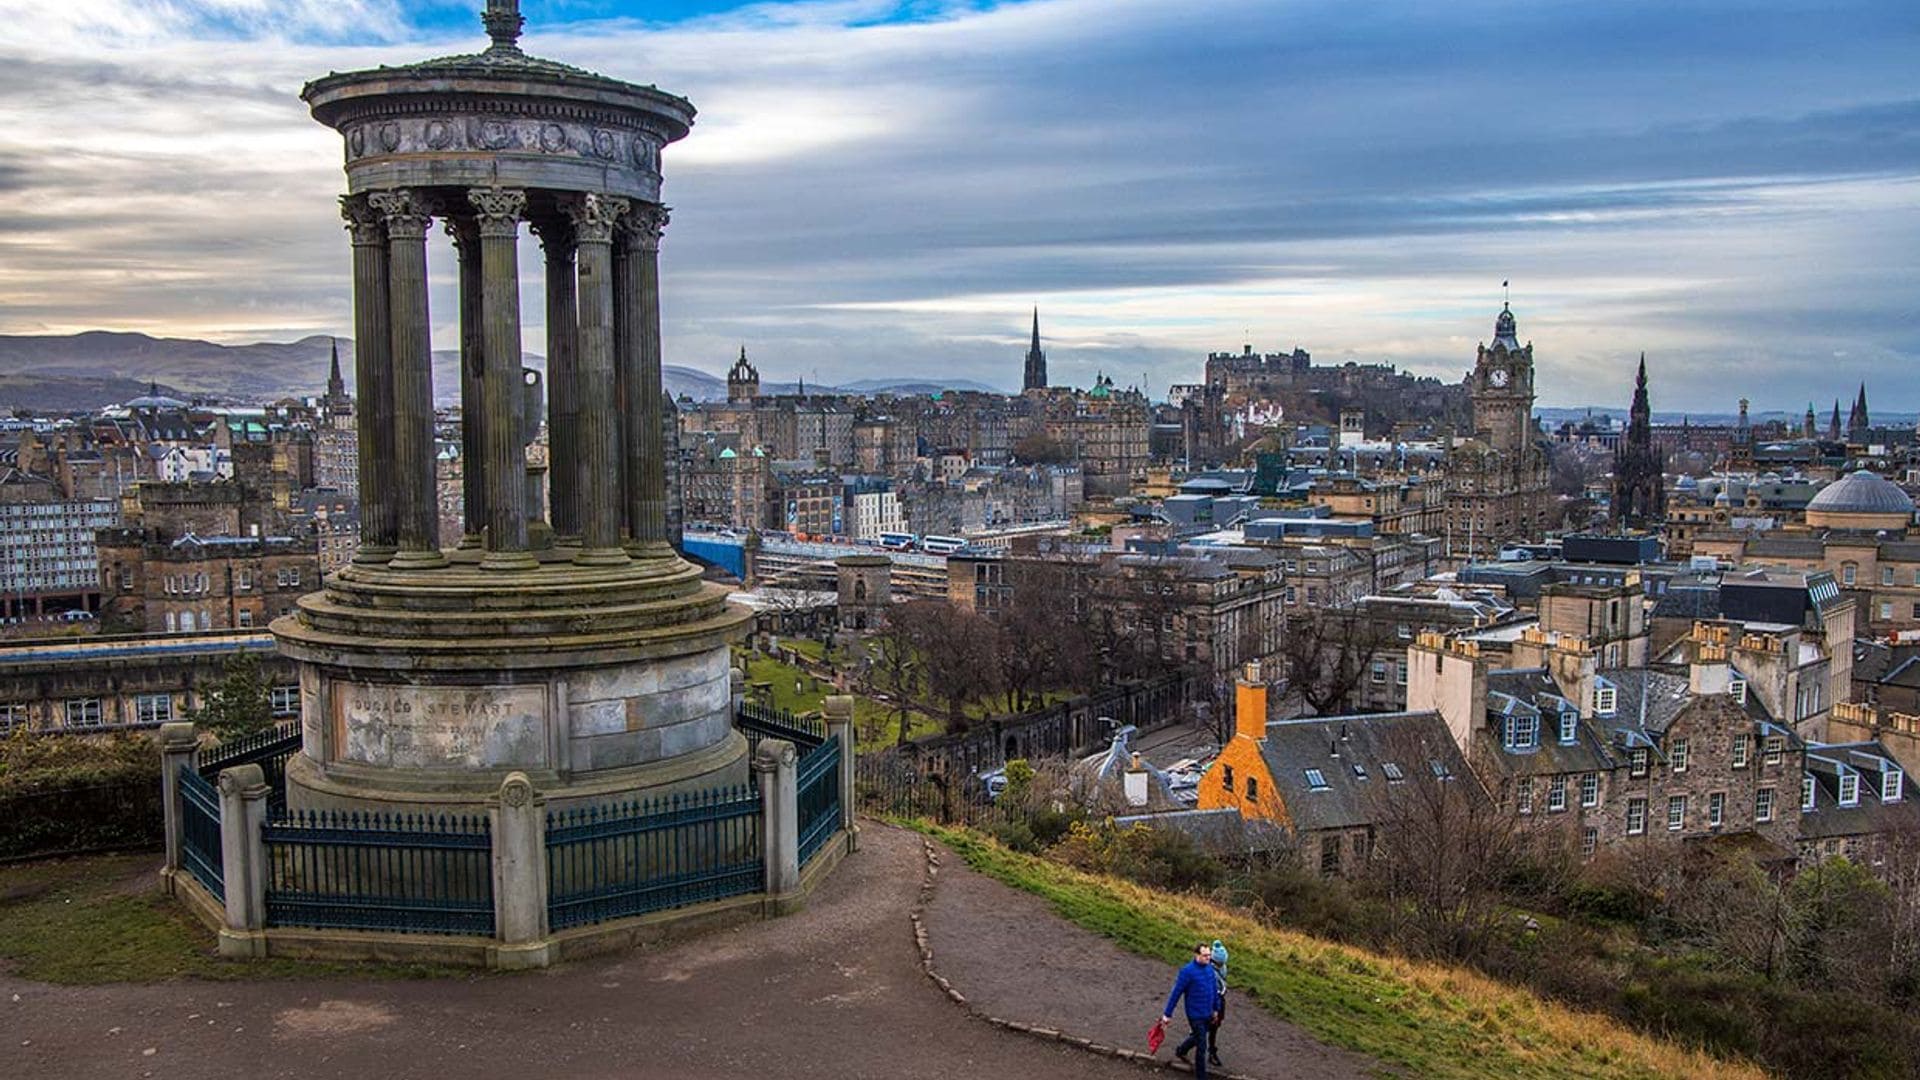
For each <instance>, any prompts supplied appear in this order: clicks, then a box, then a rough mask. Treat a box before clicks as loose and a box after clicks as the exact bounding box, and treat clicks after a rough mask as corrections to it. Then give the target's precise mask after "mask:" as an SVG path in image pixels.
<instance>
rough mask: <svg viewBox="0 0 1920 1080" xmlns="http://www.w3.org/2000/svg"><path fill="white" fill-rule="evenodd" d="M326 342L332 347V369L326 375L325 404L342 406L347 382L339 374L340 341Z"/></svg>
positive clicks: (331, 339) (336, 339)
mask: <svg viewBox="0 0 1920 1080" xmlns="http://www.w3.org/2000/svg"><path fill="white" fill-rule="evenodd" d="M328 340H329V341H330V342H332V345H333V367H332V368H331V369H330V370H329V371H328V373H327V403H328V404H329V405H342V404H345V403H346V400H347V380H346V379H345V378H343V377H342V376H341V374H340V339H339V338H329V339H328Z"/></svg>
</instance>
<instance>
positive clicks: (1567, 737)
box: [1560, 712, 1580, 743]
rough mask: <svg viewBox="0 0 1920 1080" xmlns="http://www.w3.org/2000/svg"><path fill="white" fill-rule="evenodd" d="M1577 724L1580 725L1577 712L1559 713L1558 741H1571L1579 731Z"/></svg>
mask: <svg viewBox="0 0 1920 1080" xmlns="http://www.w3.org/2000/svg"><path fill="white" fill-rule="evenodd" d="M1579 726H1580V714H1579V713H1577V712H1563V713H1561V714H1560V741H1561V742H1563V743H1570V742H1572V741H1573V740H1574V736H1575V734H1576V733H1577V732H1578V731H1579Z"/></svg>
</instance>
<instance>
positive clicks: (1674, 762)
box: [1667, 739, 1687, 772]
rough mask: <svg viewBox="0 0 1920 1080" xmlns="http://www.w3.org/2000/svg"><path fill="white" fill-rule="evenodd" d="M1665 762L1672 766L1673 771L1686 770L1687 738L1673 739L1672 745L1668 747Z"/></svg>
mask: <svg viewBox="0 0 1920 1080" xmlns="http://www.w3.org/2000/svg"><path fill="white" fill-rule="evenodd" d="M1667 764H1668V765H1670V766H1671V767H1672V768H1673V771H1674V772H1686V771H1687V740H1685V739H1675V740H1673V746H1672V747H1670V748H1669V749H1668V753H1667Z"/></svg>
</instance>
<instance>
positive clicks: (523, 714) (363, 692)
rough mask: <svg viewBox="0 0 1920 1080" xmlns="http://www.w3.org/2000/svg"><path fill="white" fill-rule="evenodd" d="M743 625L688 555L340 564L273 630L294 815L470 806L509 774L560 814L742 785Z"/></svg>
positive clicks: (740, 613)
mask: <svg viewBox="0 0 1920 1080" xmlns="http://www.w3.org/2000/svg"><path fill="white" fill-rule="evenodd" d="M748 618H749V616H748V614H747V612H745V611H744V610H742V609H740V608H737V607H732V606H729V605H728V604H727V603H726V590H725V589H723V588H721V587H719V586H717V585H712V584H710V583H706V582H703V581H701V580H700V572H699V570H697V569H696V568H694V567H693V566H691V565H689V564H688V563H686V562H684V561H682V560H680V559H678V558H659V559H645V560H639V561H636V562H634V563H632V564H629V565H626V566H620V567H604V568H602V567H582V566H576V565H572V564H569V563H554V564H545V565H541V566H539V567H537V568H533V569H527V570H520V571H514V572H511V573H501V572H494V571H488V570H485V569H482V568H480V567H477V566H474V565H471V564H465V565H462V564H461V563H459V562H455V563H453V564H452V565H448V566H445V567H440V568H437V569H433V570H422V571H404V570H393V569H390V568H372V567H351V566H350V567H347V568H346V569H343V570H341V571H340V572H339V573H337V574H335V575H334V576H332V577H330V578H328V579H327V584H326V588H325V590H324V591H322V592H318V593H313V594H310V595H308V596H305V597H302V598H301V600H300V605H299V609H298V611H297V613H296V614H294V615H291V616H287V617H284V618H281V619H278V620H275V622H274V624H273V632H274V635H275V637H276V638H277V639H278V640H279V644H280V648H281V651H282V652H284V653H286V654H287V655H289V656H291V657H292V658H293V659H294V660H296V661H298V662H299V664H300V690H301V722H302V727H303V739H302V749H301V753H300V754H299V755H298V756H297V757H296V758H295V759H294V760H293V761H292V762H290V763H289V764H288V768H287V801H288V805H289V807H290V808H292V809H295V810H322V809H325V810H359V811H400V812H405V813H436V814H437V813H471V812H474V811H477V810H479V809H481V808H483V807H484V806H485V805H486V803H487V801H488V800H489V799H490V798H492V797H493V796H494V795H495V794H496V793H497V791H498V790H499V786H500V783H501V781H502V780H504V779H505V777H506V776H507V775H508V774H509V773H511V772H515V771H518V772H524V773H526V774H527V776H528V777H529V778H530V779H531V780H532V781H533V785H534V788H535V789H536V790H537V791H539V792H540V793H541V794H542V795H543V796H544V797H545V798H547V800H548V802H549V805H556V806H558V807H566V806H584V805H590V804H607V803H617V802H625V801H629V800H633V799H651V798H655V797H657V796H659V795H662V794H674V793H681V792H690V791H694V790H703V789H708V788H713V787H718V786H723V785H737V784H743V783H745V782H746V780H747V758H746V740H745V739H744V738H742V737H741V736H740V734H739V733H738V732H736V731H735V730H734V728H733V721H734V717H733V702H732V696H731V687H730V680H729V675H730V668H731V664H730V653H729V649H728V644H729V642H730V641H731V640H732V639H733V638H735V637H737V636H738V635H739V632H740V631H741V629H742V628H743V626H744V625H745V623H746V621H747V619H748Z"/></svg>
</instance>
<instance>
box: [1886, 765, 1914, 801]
mask: <svg viewBox="0 0 1920 1080" xmlns="http://www.w3.org/2000/svg"><path fill="white" fill-rule="evenodd" d="M1906 787H1907V774H1906V773H1904V772H1901V771H1900V770H1899V769H1888V770H1887V771H1886V772H1885V773H1883V774H1881V776H1880V801H1881V802H1899V801H1900V798H1901V796H1903V795H1905V794H1906Z"/></svg>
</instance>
